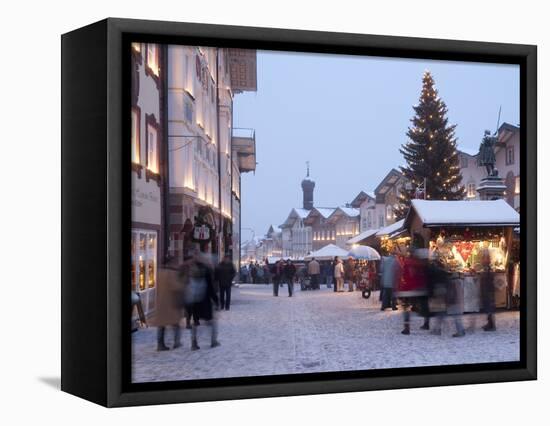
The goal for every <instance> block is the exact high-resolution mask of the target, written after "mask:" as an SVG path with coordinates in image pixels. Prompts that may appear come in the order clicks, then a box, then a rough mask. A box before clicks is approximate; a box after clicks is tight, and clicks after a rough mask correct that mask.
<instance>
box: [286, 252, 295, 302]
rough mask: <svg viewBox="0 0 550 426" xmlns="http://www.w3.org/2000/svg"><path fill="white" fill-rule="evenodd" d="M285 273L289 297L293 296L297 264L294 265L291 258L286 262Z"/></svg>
mask: <svg viewBox="0 0 550 426" xmlns="http://www.w3.org/2000/svg"><path fill="white" fill-rule="evenodd" d="M284 274H285V280H286V282H287V286H288V297H292V293H293V291H294V275H295V274H296V266H294V264H293V263H292V262H291V260H290V259H288V260H287V262H286V265H285V267H284Z"/></svg>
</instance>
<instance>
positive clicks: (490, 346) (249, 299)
mask: <svg viewBox="0 0 550 426" xmlns="http://www.w3.org/2000/svg"><path fill="white" fill-rule="evenodd" d="M287 294H288V292H287V288H286V286H284V287H282V288H281V289H280V290H279V297H273V296H272V290H271V286H267V285H261V284H260V285H250V284H249V285H242V286H241V287H240V288H234V289H233V294H232V296H233V297H232V299H233V301H232V305H231V310H230V311H222V312H218V320H219V340H220V342H221V346H220V347H217V348H210V341H209V339H210V329H209V328H208V327H205V326H203V325H201V326H200V327H199V346H201V349H200V350H199V351H195V352H192V351H191V350H190V346H191V341H190V340H191V337H190V331H189V330H185V329H183V330H182V343H183V346H182V347H180V348H178V349H176V350H170V351H166V352H157V351H156V329H155V328H147V329H141V330H139V331H137V332H135V333H133V334H132V353H133V355H132V364H133V365H132V371H133V381H134V382H153V381H170V380H187V379H204V378H220V377H240V376H258V375H272V374H289V373H312V372H324V371H343V370H358V369H360V370H365V369H378V368H396V367H413V366H428V365H448V364H466V363H479V362H497V361H517V360H519V313H518V312H508V311H507V312H499V313H497V328H498V329H497V331H496V332H483V331H482V330H481V329H480V327H481V326H482V325H483V324H484V317H483V316H482V315H473V314H469V315H466V316H465V318H464V323H465V326H466V327H467V334H466V336H465V337H463V338H452V337H451V334H452V333H454V329H453V325H452V323H451V322H450V321H448V322H447V324H446V325H445V326H444V328H443V333H442V335H441V336H435V335H432V334H430V333H429V332H427V331H422V330H420V329H419V327H420V325H421V324H422V319H421V318H419V317H418V316H415V315H413V320H412V326H411V334H410V335H409V336H403V335H402V334H400V331H401V329H402V318H401V315H400V311H395V312H394V311H391V310H388V311H385V312H382V311H380V305H379V303H378V300H377V297H376V296H377V294H376V293H375V297H374V298H372V297H371V298H370V299H368V300H365V299H362V298H361V294H360V292H353V293H347V292H346V293H333V292H332V290H331V289H326V288H323V289H321V290H320V291H304V292H301V291H300V290H299V286H295V294H294V297H292V298H289V297H288V296H287ZM172 336H173V335H172V331H171V330H169V329H168V330H167V332H166V343H167V345H170V346H171V343H172Z"/></svg>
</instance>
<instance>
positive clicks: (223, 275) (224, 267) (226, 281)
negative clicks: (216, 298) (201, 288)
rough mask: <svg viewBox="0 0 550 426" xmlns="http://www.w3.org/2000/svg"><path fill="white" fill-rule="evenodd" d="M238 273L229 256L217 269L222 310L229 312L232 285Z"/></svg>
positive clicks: (224, 258) (226, 256) (225, 257)
mask: <svg viewBox="0 0 550 426" xmlns="http://www.w3.org/2000/svg"><path fill="white" fill-rule="evenodd" d="M236 274H237V271H236V270H235V266H234V265H233V262H232V261H231V257H230V256H229V255H225V256H224V257H223V259H222V261H221V262H220V264H219V265H218V266H217V268H216V273H215V276H216V281H218V283H219V286H220V309H225V310H226V311H228V310H229V307H230V305H231V285H232V284H233V278H235V275H236Z"/></svg>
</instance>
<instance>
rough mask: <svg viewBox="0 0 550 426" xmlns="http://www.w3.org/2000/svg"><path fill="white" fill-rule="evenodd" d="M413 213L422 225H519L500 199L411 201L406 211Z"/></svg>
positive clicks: (515, 215) (517, 218) (514, 215)
mask: <svg viewBox="0 0 550 426" xmlns="http://www.w3.org/2000/svg"><path fill="white" fill-rule="evenodd" d="M413 211H414V212H416V214H417V215H418V217H419V218H420V220H421V221H422V224H423V226H424V227H436V226H471V227H475V226H514V227H516V226H519V214H518V212H516V211H515V210H514V209H513V208H512V207H511V206H510V205H509V204H508V203H507V202H506V201H504V200H476V201H431V200H412V203H411V208H410V209H409V212H408V214H407V223H408V222H409V218H410V217H411V212H413Z"/></svg>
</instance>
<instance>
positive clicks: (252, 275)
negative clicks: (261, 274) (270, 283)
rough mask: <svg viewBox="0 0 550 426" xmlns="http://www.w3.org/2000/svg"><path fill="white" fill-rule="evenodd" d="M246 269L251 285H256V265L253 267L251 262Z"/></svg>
mask: <svg viewBox="0 0 550 426" xmlns="http://www.w3.org/2000/svg"><path fill="white" fill-rule="evenodd" d="M248 269H249V271H250V278H251V281H252V284H256V283H257V282H258V271H257V270H256V265H254V263H253V262H250V265H249V267H248Z"/></svg>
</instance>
